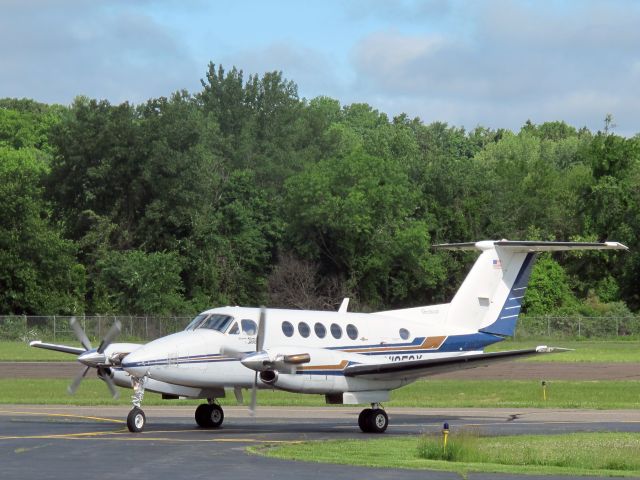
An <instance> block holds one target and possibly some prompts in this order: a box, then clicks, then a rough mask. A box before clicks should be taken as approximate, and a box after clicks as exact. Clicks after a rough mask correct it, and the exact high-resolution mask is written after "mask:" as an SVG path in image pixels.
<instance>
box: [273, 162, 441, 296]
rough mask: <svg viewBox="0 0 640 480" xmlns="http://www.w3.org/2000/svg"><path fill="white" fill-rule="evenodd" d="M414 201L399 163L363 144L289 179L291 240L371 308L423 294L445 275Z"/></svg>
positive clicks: (288, 214) (404, 172) (324, 272)
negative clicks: (374, 153) (365, 149)
mask: <svg viewBox="0 0 640 480" xmlns="http://www.w3.org/2000/svg"><path fill="white" fill-rule="evenodd" d="M416 200H417V195H416V193H415V192H414V191H413V190H412V188H411V184H410V182H409V179H408V177H407V173H406V171H405V170H404V169H403V168H402V166H401V165H400V164H399V163H398V162H395V161H393V160H390V159H389V160H385V159H381V158H378V157H373V156H371V155H367V154H366V153H364V152H362V151H361V150H356V151H354V152H353V153H351V154H350V155H348V156H346V157H345V158H332V159H328V160H323V161H320V162H318V163H317V164H316V165H314V166H313V167H311V168H309V169H308V170H307V171H305V172H303V173H300V174H298V175H296V176H294V177H291V178H290V179H289V180H288V181H287V183H286V199H285V218H287V219H288V238H289V242H290V243H291V245H292V246H293V247H294V248H295V249H296V250H297V251H298V252H299V253H300V255H302V256H303V257H304V258H306V259H309V260H311V261H318V262H320V264H321V270H323V271H322V272H321V273H322V274H325V275H327V274H328V275H330V274H337V275H339V276H341V277H342V278H343V279H344V280H345V281H346V282H347V285H348V287H349V288H348V289H349V290H351V291H353V292H354V293H355V294H356V295H357V296H358V299H359V300H360V302H362V303H364V304H367V305H369V306H370V307H378V306H381V305H390V304H391V305H395V304H398V303H400V302H404V301H407V300H408V299H414V300H415V299H423V298H424V297H425V296H427V295H428V292H427V290H428V289H429V288H433V287H434V286H436V285H438V283H439V281H440V280H441V279H442V275H443V274H442V271H441V268H440V263H439V260H438V258H437V257H434V256H433V255H431V254H430V252H429V250H428V247H429V233H428V225H427V224H426V223H425V222H421V221H417V220H415V219H414V218H413V217H412V215H413V213H414V211H415V205H416Z"/></svg>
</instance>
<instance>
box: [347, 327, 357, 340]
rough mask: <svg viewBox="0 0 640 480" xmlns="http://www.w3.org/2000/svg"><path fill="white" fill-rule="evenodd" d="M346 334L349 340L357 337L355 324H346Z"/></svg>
mask: <svg viewBox="0 0 640 480" xmlns="http://www.w3.org/2000/svg"><path fill="white" fill-rule="evenodd" d="M347 335H348V336H349V338H350V339H351V340H355V339H356V338H358V329H357V328H356V326H355V325H351V324H349V325H347Z"/></svg>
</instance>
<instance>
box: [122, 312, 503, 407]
mask: <svg viewBox="0 0 640 480" xmlns="http://www.w3.org/2000/svg"><path fill="white" fill-rule="evenodd" d="M399 312H402V311H399ZM389 313H391V314H392V315H389V314H388V313H386V314H385V313H376V314H364V313H349V312H326V311H303V310H285V309H269V310H268V311H267V316H266V321H265V333H264V338H265V341H264V348H265V349H266V350H270V351H277V352H278V354H282V355H295V354H309V355H310V361H309V362H308V363H306V364H304V365H301V366H298V367H297V368H296V369H295V371H281V372H278V378H277V381H274V382H273V383H271V384H268V385H267V384H264V383H262V382H261V383H260V384H259V386H260V387H262V388H274V387H275V388H279V389H283V390H291V391H297V392H303V393H323V394H332V393H339V392H346V391H366V390H389V389H394V388H398V387H401V386H403V385H406V384H407V383H410V382H411V381H413V380H415V378H413V377H408V376H399V377H398V378H395V379H393V380H388V379H387V380H384V381H378V382H376V381H375V380H365V379H362V378H349V377H345V376H344V375H343V374H342V371H343V370H344V368H345V367H346V366H347V365H353V364H363V363H365V364H366V363H381V362H384V363H386V362H399V361H411V360H422V359H427V358H438V357H450V356H458V355H467V354H470V353H474V352H478V351H481V350H482V349H483V348H484V347H485V346H487V345H489V344H491V343H495V342H497V341H500V340H501V339H502V338H501V337H498V336H495V335H490V334H486V333H478V332H477V331H476V332H465V331H459V330H458V331H456V330H454V329H447V328H446V325H443V323H442V322H441V321H438V322H432V323H429V322H427V321H424V320H421V319H419V318H415V319H414V318H402V317H401V316H395V315H393V313H395V312H389ZM259 316H260V309H258V308H244V307H222V308H215V309H211V310H207V311H205V312H202V314H200V315H199V316H198V317H196V319H194V321H193V322H192V323H191V324H190V325H189V327H187V329H186V330H184V331H182V332H178V333H174V334H172V335H168V336H166V337H162V338H160V339H157V340H154V341H152V342H150V343H148V344H146V345H144V346H143V347H141V348H139V349H137V350H136V351H134V352H132V353H131V354H129V355H128V356H127V357H125V358H124V360H123V362H122V367H123V369H124V370H125V371H126V372H128V373H129V374H131V375H134V376H136V377H143V376H147V377H148V378H150V379H155V380H156V381H161V382H166V383H169V384H176V385H183V386H187V387H194V388H196V387H197V388H224V387H240V388H249V387H251V386H252V384H253V382H254V375H255V372H254V371H252V370H250V369H248V368H246V367H245V366H244V365H243V364H242V363H240V361H238V359H237V358H232V357H229V356H225V355H222V354H221V353H220V352H221V348H223V347H227V348H229V347H230V348H232V349H235V350H237V351H240V352H247V353H249V352H255V351H256V345H255V343H256V333H257V325H258V321H259Z"/></svg>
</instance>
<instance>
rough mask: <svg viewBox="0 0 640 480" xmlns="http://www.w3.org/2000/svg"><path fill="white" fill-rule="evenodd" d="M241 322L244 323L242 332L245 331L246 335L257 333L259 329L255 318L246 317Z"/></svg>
mask: <svg viewBox="0 0 640 480" xmlns="http://www.w3.org/2000/svg"><path fill="white" fill-rule="evenodd" d="M240 323H241V324H242V333H244V334H245V335H255V334H256V332H257V331H258V327H257V326H256V322H254V321H253V320H247V319H246V318H245V319H244V320H241V322H240Z"/></svg>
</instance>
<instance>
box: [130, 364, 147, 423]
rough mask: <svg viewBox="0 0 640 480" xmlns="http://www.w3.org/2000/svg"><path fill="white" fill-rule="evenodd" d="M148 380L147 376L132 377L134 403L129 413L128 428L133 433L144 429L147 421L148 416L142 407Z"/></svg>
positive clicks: (132, 398)
mask: <svg viewBox="0 0 640 480" xmlns="http://www.w3.org/2000/svg"><path fill="white" fill-rule="evenodd" d="M146 382H147V377H146V376H144V377H142V378H138V377H131V386H132V387H133V395H132V396H131V403H133V408H132V409H131V411H130V412H129V415H127V428H128V429H129V431H130V432H131V433H140V432H141V431H142V430H144V426H145V424H146V423H147V417H146V416H145V414H144V412H143V411H142V408H140V405H141V404H142V398H143V397H144V384H145V383H146Z"/></svg>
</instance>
